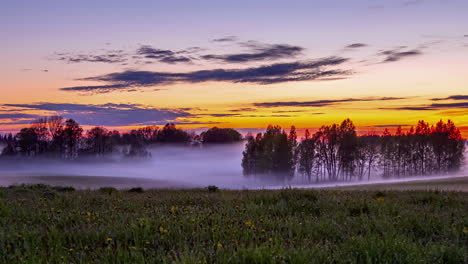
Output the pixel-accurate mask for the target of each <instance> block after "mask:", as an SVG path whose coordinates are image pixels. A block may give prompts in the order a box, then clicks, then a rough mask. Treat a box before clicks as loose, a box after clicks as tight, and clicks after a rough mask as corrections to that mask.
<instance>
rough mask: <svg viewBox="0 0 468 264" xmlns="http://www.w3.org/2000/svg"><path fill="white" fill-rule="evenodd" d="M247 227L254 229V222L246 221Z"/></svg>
mask: <svg viewBox="0 0 468 264" xmlns="http://www.w3.org/2000/svg"><path fill="white" fill-rule="evenodd" d="M245 225H246V226H248V227H253V223H252V221H250V220H249V221H245Z"/></svg>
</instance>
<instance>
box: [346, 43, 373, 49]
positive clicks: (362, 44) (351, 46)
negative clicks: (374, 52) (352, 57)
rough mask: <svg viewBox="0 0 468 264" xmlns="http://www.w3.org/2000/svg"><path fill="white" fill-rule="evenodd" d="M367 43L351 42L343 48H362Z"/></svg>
mask: <svg viewBox="0 0 468 264" xmlns="http://www.w3.org/2000/svg"><path fill="white" fill-rule="evenodd" d="M367 46H369V45H367V44H365V43H353V44H349V45H347V46H346V47H345V48H347V49H358V48H364V47H367Z"/></svg>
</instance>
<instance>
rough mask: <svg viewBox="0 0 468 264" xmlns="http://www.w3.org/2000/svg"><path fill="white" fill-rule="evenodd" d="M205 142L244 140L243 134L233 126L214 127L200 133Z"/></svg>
mask: <svg viewBox="0 0 468 264" xmlns="http://www.w3.org/2000/svg"><path fill="white" fill-rule="evenodd" d="M200 137H201V140H202V142H203V143H234V142H239V141H241V140H242V135H241V134H240V133H239V132H237V131H236V130H234V129H232V128H217V127H213V128H210V129H208V130H207V131H205V132H202V133H201V134H200Z"/></svg>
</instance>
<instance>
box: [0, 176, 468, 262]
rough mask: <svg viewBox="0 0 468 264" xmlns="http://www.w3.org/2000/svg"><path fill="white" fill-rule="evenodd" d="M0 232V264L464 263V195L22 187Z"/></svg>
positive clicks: (13, 190)
mask: <svg viewBox="0 0 468 264" xmlns="http://www.w3.org/2000/svg"><path fill="white" fill-rule="evenodd" d="M366 188H373V189H379V187H378V186H373V187H371V186H367V187H366ZM0 226H1V227H2V229H1V231H0V263H168V262H171V263H468V192H447V191H374V190H373V191H343V190H297V189H286V190H276V191H272V190H271V191H268V190H258V191H246V190H244V191H227V190H217V189H216V188H211V189H210V190H208V189H191V190H142V189H132V190H116V189H113V188H102V189H99V190H74V189H73V188H63V187H50V186H46V185H27V186H14V187H10V188H0Z"/></svg>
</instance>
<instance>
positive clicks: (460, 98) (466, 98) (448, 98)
mask: <svg viewBox="0 0 468 264" xmlns="http://www.w3.org/2000/svg"><path fill="white" fill-rule="evenodd" d="M431 100H432V101H442V100H468V95H451V96H449V97H445V98H432V99H431Z"/></svg>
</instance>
